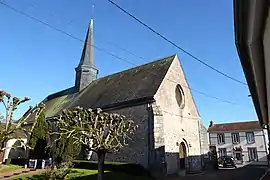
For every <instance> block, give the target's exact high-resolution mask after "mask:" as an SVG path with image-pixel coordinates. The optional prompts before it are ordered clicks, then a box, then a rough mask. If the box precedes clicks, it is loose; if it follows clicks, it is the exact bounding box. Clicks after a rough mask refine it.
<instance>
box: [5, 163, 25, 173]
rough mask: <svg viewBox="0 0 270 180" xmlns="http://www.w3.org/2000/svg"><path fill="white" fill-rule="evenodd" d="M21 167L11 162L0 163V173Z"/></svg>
mask: <svg viewBox="0 0 270 180" xmlns="http://www.w3.org/2000/svg"><path fill="white" fill-rule="evenodd" d="M21 168H22V166H18V165H13V164H9V165H0V173H6V172H9V171H14V170H18V169H21Z"/></svg>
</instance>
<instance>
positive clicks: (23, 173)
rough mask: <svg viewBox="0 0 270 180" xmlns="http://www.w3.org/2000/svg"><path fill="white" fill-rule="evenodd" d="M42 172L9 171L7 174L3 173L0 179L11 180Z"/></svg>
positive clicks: (31, 170) (33, 170) (28, 170)
mask: <svg viewBox="0 0 270 180" xmlns="http://www.w3.org/2000/svg"><path fill="white" fill-rule="evenodd" d="M40 171H42V170H36V169H19V170H14V171H9V172H6V173H2V174H1V175H0V179H1V180H2V179H3V180H6V179H10V178H11V177H12V178H13V177H14V176H18V175H25V174H35V173H38V172H40Z"/></svg>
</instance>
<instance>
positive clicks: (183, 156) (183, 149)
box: [179, 142, 187, 169]
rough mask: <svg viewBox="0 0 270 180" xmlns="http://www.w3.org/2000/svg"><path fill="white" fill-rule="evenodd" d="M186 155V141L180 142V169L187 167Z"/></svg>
mask: <svg viewBox="0 0 270 180" xmlns="http://www.w3.org/2000/svg"><path fill="white" fill-rule="evenodd" d="M186 157H187V148H186V145H185V143H184V142H181V143H180V146H179V158H180V169H185V168H186V163H185V162H186Z"/></svg>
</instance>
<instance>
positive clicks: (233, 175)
mask: <svg viewBox="0 0 270 180" xmlns="http://www.w3.org/2000/svg"><path fill="white" fill-rule="evenodd" d="M266 169H267V167H266V166H258V165H257V166H256V165H246V166H244V167H239V168H237V169H220V170H218V171H217V172H205V173H202V174H200V175H192V176H190V175H187V176H185V177H175V178H172V180H260V178H261V177H262V176H263V175H264V173H265V172H266ZM269 180H270V179H269Z"/></svg>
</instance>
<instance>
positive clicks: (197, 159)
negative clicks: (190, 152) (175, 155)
mask: <svg viewBox="0 0 270 180" xmlns="http://www.w3.org/2000/svg"><path fill="white" fill-rule="evenodd" d="M203 169H204V157H203V156H202V155H196V156H188V157H187V158H186V172H187V173H199V172H202V171H203Z"/></svg>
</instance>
